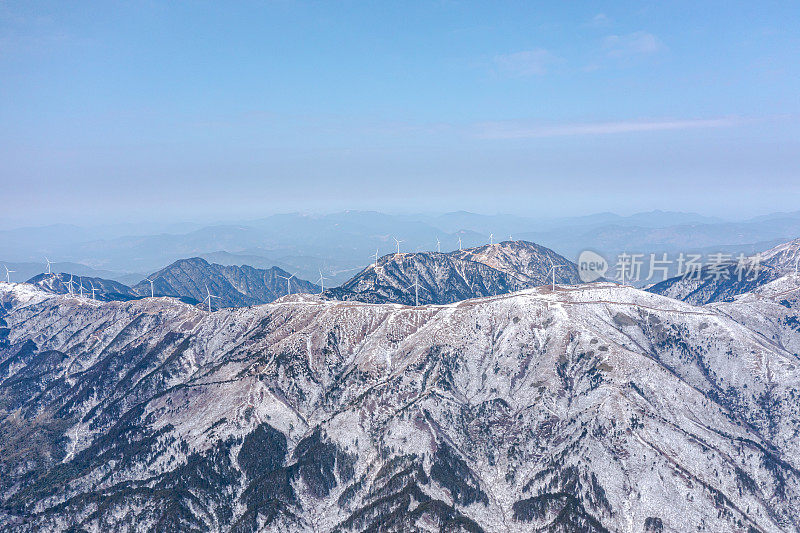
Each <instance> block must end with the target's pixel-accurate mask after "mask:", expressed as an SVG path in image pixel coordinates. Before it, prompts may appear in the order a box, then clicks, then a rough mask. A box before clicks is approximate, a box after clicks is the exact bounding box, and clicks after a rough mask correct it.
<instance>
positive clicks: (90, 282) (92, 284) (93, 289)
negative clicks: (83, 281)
mask: <svg viewBox="0 0 800 533" xmlns="http://www.w3.org/2000/svg"><path fill="white" fill-rule="evenodd" d="M89 285H90V286H91V287H92V300H96V299H97V298H95V297H94V291H96V290H97V289H95V288H94V283H92V280H89Z"/></svg>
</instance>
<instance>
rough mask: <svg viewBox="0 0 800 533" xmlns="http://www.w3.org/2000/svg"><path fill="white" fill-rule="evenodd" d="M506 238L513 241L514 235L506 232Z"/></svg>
mask: <svg viewBox="0 0 800 533" xmlns="http://www.w3.org/2000/svg"><path fill="white" fill-rule="evenodd" d="M508 240H509V241H511V242H514V236H513V235H511V234H510V233H509V234H508Z"/></svg>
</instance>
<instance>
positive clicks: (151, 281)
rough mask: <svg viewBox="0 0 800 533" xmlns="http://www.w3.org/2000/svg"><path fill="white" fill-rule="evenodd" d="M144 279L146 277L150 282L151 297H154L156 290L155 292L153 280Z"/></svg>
mask: <svg viewBox="0 0 800 533" xmlns="http://www.w3.org/2000/svg"><path fill="white" fill-rule="evenodd" d="M144 279H146V280H147V281H149V282H150V298H152V297H153V295H154V292H153V280H152V279H150V278H144Z"/></svg>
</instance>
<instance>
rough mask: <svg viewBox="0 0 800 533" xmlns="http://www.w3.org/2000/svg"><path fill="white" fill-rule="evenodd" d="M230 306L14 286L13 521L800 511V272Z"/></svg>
mask: <svg viewBox="0 0 800 533" xmlns="http://www.w3.org/2000/svg"><path fill="white" fill-rule="evenodd" d="M774 283H775V285H774V286H773V285H768V286H765V287H763V288H762V290H761V291H760V292H759V293H758V294H753V295H746V296H742V297H739V298H738V299H736V300H735V301H734V302H731V303H718V304H713V305H710V306H706V307H695V306H692V305H690V304H687V303H684V302H680V301H676V300H673V299H670V298H666V297H663V296H660V295H656V294H652V293H647V292H644V291H640V290H637V289H634V288H631V287H620V286H618V285H614V284H608V283H598V284H590V285H580V286H559V287H557V288H556V290H555V291H553V290H551V289H550V287H540V288H535V289H529V290H524V291H521V292H517V293H514V294H509V295H502V296H497V297H487V298H482V299H474V300H467V301H463V302H459V303H456V304H452V305H446V306H431V305H427V306H419V307H405V306H398V305H396V304H385V305H371V304H365V303H359V302H352V301H350V302H340V301H332V300H325V299H320V298H319V297H318V296H306V295H292V296H289V297H284V298H281V299H280V300H278V301H276V302H274V303H271V304H267V305H262V306H256V307H248V308H238V309H223V310H220V311H216V312H214V313H208V312H206V311H203V310H202V309H198V308H196V307H194V306H191V305H187V304H183V303H181V302H178V301H176V300H174V299H170V298H145V299H140V300H136V301H130V302H110V303H101V302H97V301H92V300H89V299H86V298H83V299H81V298H77V297H71V296H61V295H52V294H48V293H45V292H43V291H41V290H38V289H36V288H34V287H32V286H30V285H24V284H17V285H9V284H5V283H0V306H2V309H3V311H2V313H3V314H2V317H0V319H1V320H2V321H1V322H0V435H2V439H0V501H1V502H2V504H1V505H0V525H2V526H5V527H6V528H8V529H13V530H15V531H43V530H47V531H66V530H68V529H70V528H72V530H73V531H75V530H85V531H141V530H151V529H152V530H160V531H238V532H242V531H264V530H269V531H317V532H328V531H472V532H475V531H487V532H489V531H491V532H494V531H512V532H523V531H526V532H527V531H596V532H597V531H697V530H702V531H719V532H723V531H725V532H727V531H798V530H800V511H798V508H797V502H798V501H800V440H798V438H797V435H798V434H800V402H798V401H797V399H798V397H800V356H799V355H798V353H797V347H798V344H800V341H799V340H798V337H799V336H800V327H798V311H797V310H798V299H797V294H798V291H797V290H796V289H798V285H797V283H796V280H794V279H792V278H784V279H782V280H779V281H778V282H774Z"/></svg>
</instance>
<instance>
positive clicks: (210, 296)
mask: <svg viewBox="0 0 800 533" xmlns="http://www.w3.org/2000/svg"><path fill="white" fill-rule="evenodd" d="M206 295H207V296H206V297H205V298H203V302H201V303H204V302H205V301H206V300H208V312H209V313H211V312H212V311H211V299H212V298H216V299H217V300H221V299H222V298H220V297H219V296H214V295H213V294H211V291H210V290H208V285H206Z"/></svg>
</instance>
